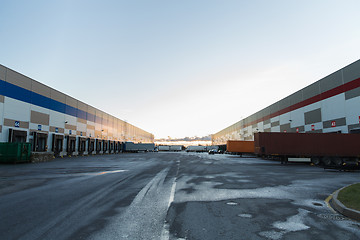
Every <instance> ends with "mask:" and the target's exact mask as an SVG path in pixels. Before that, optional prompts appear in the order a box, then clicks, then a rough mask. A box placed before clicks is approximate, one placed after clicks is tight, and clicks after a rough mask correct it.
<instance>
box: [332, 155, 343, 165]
mask: <svg viewBox="0 0 360 240" xmlns="http://www.w3.org/2000/svg"><path fill="white" fill-rule="evenodd" d="M332 163H333V164H335V165H336V166H341V165H342V164H343V160H342V159H341V158H340V157H334V158H333V159H332Z"/></svg>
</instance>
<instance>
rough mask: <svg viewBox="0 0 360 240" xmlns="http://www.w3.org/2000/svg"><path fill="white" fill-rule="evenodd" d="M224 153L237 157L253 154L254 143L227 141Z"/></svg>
mask: <svg viewBox="0 0 360 240" xmlns="http://www.w3.org/2000/svg"><path fill="white" fill-rule="evenodd" d="M226 152H228V153H231V154H237V155H242V154H243V153H250V154H254V152H255V143H254V141H237V140H228V141H227V142H226Z"/></svg>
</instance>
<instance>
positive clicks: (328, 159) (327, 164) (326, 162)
mask: <svg viewBox="0 0 360 240" xmlns="http://www.w3.org/2000/svg"><path fill="white" fill-rule="evenodd" d="M321 161H322V163H323V164H324V165H325V166H330V165H331V158H330V157H324V158H323V159H322V160H321Z"/></svg>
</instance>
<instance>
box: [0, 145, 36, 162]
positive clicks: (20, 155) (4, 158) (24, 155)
mask: <svg viewBox="0 0 360 240" xmlns="http://www.w3.org/2000/svg"><path fill="white" fill-rule="evenodd" d="M30 156H31V144H30V143H20V142H19V143H0V163H20V162H30Z"/></svg>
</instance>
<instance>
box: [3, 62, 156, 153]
mask: <svg viewBox="0 0 360 240" xmlns="http://www.w3.org/2000/svg"><path fill="white" fill-rule="evenodd" d="M13 130H15V131H19V132H21V131H23V132H26V141H27V142H29V141H30V142H31V141H33V137H34V136H35V135H36V134H34V132H35V133H43V134H47V136H48V137H47V140H46V141H47V142H46V146H47V150H46V151H47V152H51V147H50V146H52V135H53V134H57V135H62V136H64V138H66V136H73V137H76V151H75V152H74V154H75V155H76V154H77V148H78V141H79V140H78V138H79V137H84V138H87V139H88V138H90V139H95V138H98V139H103V140H110V141H134V142H154V136H153V135H152V134H151V133H148V132H146V131H144V130H142V129H140V128H137V127H135V126H133V125H131V124H129V123H127V122H125V121H123V120H120V119H118V118H116V117H114V116H111V115H109V114H107V113H105V112H103V111H101V110H99V109H96V108H94V107H92V106H90V105H88V104H85V103H83V102H81V101H79V100H77V99H75V98H72V97H70V96H68V95H66V94H63V93H61V92H59V91H57V90H55V89H52V88H50V87H48V86H46V85H44V84H42V83H39V82H37V81H35V80H33V79H31V78H28V77H26V76H24V75H22V74H20V73H17V72H15V71H13V70H11V69H9V68H6V67H4V66H2V65H0V142H8V141H9V133H10V131H13ZM66 147H67V146H66V141H65V140H64V141H63V149H64V150H63V151H62V153H61V155H64V154H66Z"/></svg>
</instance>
